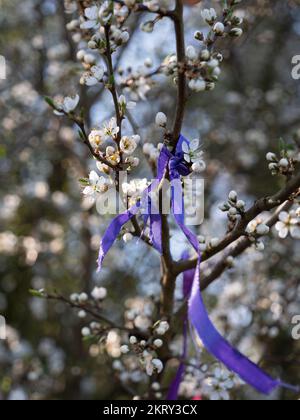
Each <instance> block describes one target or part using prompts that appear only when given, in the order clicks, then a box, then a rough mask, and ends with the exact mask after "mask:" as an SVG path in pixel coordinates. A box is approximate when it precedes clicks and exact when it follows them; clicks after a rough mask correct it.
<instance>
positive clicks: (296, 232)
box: [290, 226, 300, 239]
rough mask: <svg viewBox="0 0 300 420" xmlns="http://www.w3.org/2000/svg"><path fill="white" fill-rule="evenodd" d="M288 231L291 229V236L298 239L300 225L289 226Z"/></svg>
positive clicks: (299, 236) (299, 237)
mask: <svg viewBox="0 0 300 420" xmlns="http://www.w3.org/2000/svg"><path fill="white" fill-rule="evenodd" d="M290 231H291V236H292V237H293V238H294V239H300V226H292V227H291V228H290Z"/></svg>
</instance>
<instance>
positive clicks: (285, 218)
mask: <svg viewBox="0 0 300 420" xmlns="http://www.w3.org/2000/svg"><path fill="white" fill-rule="evenodd" d="M278 218H279V220H281V221H282V222H284V223H286V222H287V221H288V220H289V214H288V213H287V212H286V211H282V212H281V213H280V215H279V217H278Z"/></svg>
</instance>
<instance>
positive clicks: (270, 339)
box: [0, 0, 300, 400]
mask: <svg viewBox="0 0 300 420" xmlns="http://www.w3.org/2000/svg"><path fill="white" fill-rule="evenodd" d="M65 3H66V4H65V5H64V2H63V1H62V0H61V1H59V0H39V1H38V0H24V1H22V2H19V1H17V0H9V1H8V0H7V1H6V0H2V1H1V2H0V5H1V13H0V55H2V56H4V57H5V58H6V63H7V79H6V80H0V175H1V180H2V181H1V188H0V200H1V211H0V314H2V315H3V316H5V318H6V320H7V335H8V337H7V340H6V341H0V399H71V400H74V399H121V398H130V392H129V390H132V389H133V394H134V393H135V392H137V390H138V389H139V387H140V386H141V382H142V381H143V378H141V377H139V376H138V375H137V374H136V375H134V374H132V372H129V371H128V372H127V376H126V372H125V373H124V372H123V373H124V374H123V377H122V378H121V380H120V375H119V374H118V373H117V372H116V364H114V363H113V362H112V359H115V360H118V357H119V356H120V354H119V353H118V343H119V341H118V340H119V338H118V336H117V334H115V336H114V335H112V336H111V337H110V342H109V343H106V344H103V343H97V344H92V345H91V344H90V343H87V342H84V341H83V340H82V337H81V329H82V327H83V326H84V325H85V323H86V321H85V320H81V319H80V318H79V317H78V316H77V313H76V311H75V312H74V311H72V309H70V308H68V307H67V306H65V305H64V304H62V303H60V302H59V303H57V302H48V301H45V300H40V299H38V298H35V297H32V296H31V295H30V293H29V289H32V288H34V289H42V288H45V289H47V290H50V291H51V290H52V291H53V290H58V291H59V292H60V293H62V294H64V295H65V296H69V295H70V294H71V293H72V292H81V291H86V292H87V293H89V292H90V291H91V290H92V289H93V287H94V286H95V285H104V286H105V287H107V288H108V298H107V300H106V302H105V310H106V311H107V313H109V314H110V315H111V317H112V318H113V319H115V320H116V321H122V320H123V319H124V316H125V315H124V314H125V313H126V311H128V310H130V309H132V308H137V307H141V306H145V305H146V303H145V302H147V305H149V304H150V305H151V302H152V301H153V299H154V297H153V296H155V295H157V293H158V292H159V258H158V257H157V255H155V254H154V253H153V254H152V253H150V252H149V250H148V249H147V248H145V247H144V246H143V245H141V244H139V245H138V246H137V245H136V243H131V244H129V245H126V246H124V244H122V243H120V244H119V245H118V247H116V248H115V249H114V250H113V251H112V252H111V253H110V256H109V258H108V260H107V263H106V265H105V272H104V274H102V275H101V276H99V275H97V274H96V257H97V249H98V247H99V241H100V237H101V233H102V232H103V230H104V227H105V226H106V224H107V220H103V219H101V218H100V216H99V215H98V214H97V212H96V210H95V208H94V207H91V206H90V203H89V202H86V201H84V200H83V198H82V194H81V188H80V184H79V181H78V180H79V178H82V177H86V176H87V174H88V172H89V169H91V168H93V167H94V163H93V161H92V160H91V159H90V157H89V155H88V153H87V150H86V149H85V148H84V147H83V146H82V145H81V144H80V142H79V141H78V138H77V133H76V130H75V129H74V127H72V126H71V125H70V124H69V123H68V121H66V120H65V119H62V118H57V117H56V116H54V115H53V113H52V112H51V111H50V110H49V108H48V107H47V105H46V104H45V102H44V100H43V96H45V95H47V96H51V97H55V96H56V95H58V94H60V95H72V94H75V93H80V96H81V103H82V104H83V106H84V107H85V109H88V110H90V112H89V114H88V115H86V118H87V124H88V125H89V127H93V126H95V125H96V124H100V123H101V122H102V121H104V120H105V119H107V118H109V117H110V116H111V115H112V108H111V103H110V98H109V97H108V95H106V93H103V92H99V88H98V90H97V89H96V90H95V89H90V90H87V89H86V88H82V87H80V85H79V83H78V80H79V77H80V76H79V73H80V68H79V65H78V63H77V62H76V52H77V49H78V41H80V40H78V39H75V38H74V37H73V36H72V33H70V32H69V31H68V30H67V29H66V24H67V23H68V22H69V21H71V20H72V18H73V15H72V7H71V6H72V5H71V3H72V2H68V1H66V2H65ZM204 3H207V4H212V3H213V4H214V3H217V2H204ZM65 6H66V7H67V11H68V12H69V13H66V12H65ZM238 13H239V14H240V15H241V16H242V17H243V18H244V19H245V23H244V29H245V35H244V36H243V37H242V38H241V39H239V40H237V41H234V42H231V41H230V42H228V43H227V42H225V43H224V42H223V43H222V46H221V47H220V48H221V50H222V52H223V54H224V57H225V59H224V63H223V72H222V76H221V80H220V83H218V85H217V88H216V90H215V91H214V92H205V93H203V94H200V95H194V96H192V97H191V99H190V101H189V104H188V110H187V114H186V119H185V124H184V130H183V133H184V135H185V136H186V137H189V138H194V137H198V136H201V138H202V141H203V143H204V151H205V159H206V162H207V165H208V169H207V172H206V174H205V178H206V195H205V202H206V218H205V223H204V224H203V226H202V227H201V233H202V234H205V235H210V236H212V237H216V236H217V237H221V236H222V234H223V233H224V232H225V230H226V218H224V215H223V214H222V213H221V212H220V211H219V210H218V205H219V204H220V202H222V201H224V200H225V199H226V197H227V195H228V192H229V191H230V190H232V189H235V190H237V191H238V193H239V195H240V196H241V198H243V199H245V200H246V201H247V203H248V204H250V203H251V202H252V201H253V200H255V199H256V198H258V197H261V196H263V195H270V194H272V193H273V192H275V191H276V190H277V189H278V188H279V187H280V185H281V183H282V180H281V179H280V178H277V177H272V176H271V174H270V172H269V170H268V168H267V163H266V160H265V155H266V153H267V152H269V151H275V152H278V150H279V139H280V137H282V138H283V139H284V140H285V141H286V142H287V143H291V144H298V145H299V144H300V107H299V99H300V81H295V80H293V79H292V77H291V70H292V64H291V60H292V57H293V56H295V55H297V54H300V43H299V36H300V5H299V1H296V0H285V1H282V0H248V1H243V2H242V4H241V6H240V8H239V10H238ZM185 16H186V19H185V23H186V33H187V43H194V42H195V41H193V34H194V31H195V30H198V29H201V28H202V25H203V22H202V19H201V15H200V9H199V7H198V6H196V7H195V8H193V9H189V8H187V9H186V15H185ZM143 20H147V17H146V16H137V15H135V17H133V18H132V19H131V21H130V32H131V34H132V37H131V40H130V42H129V44H128V45H126V47H125V48H124V49H123V50H122V49H121V50H120V51H119V53H118V56H117V57H115V58H116V61H117V66H124V67H128V66H130V67H132V68H138V67H139V66H141V65H142V64H143V63H144V61H145V59H147V58H148V57H150V58H151V59H152V61H153V63H154V65H155V64H157V63H159V62H160V61H161V60H162V59H163V58H164V57H165V56H166V54H168V53H170V52H174V39H173V35H172V34H173V32H172V27H171V25H170V24H169V22H166V21H165V20H162V21H161V22H159V23H158V24H157V25H156V26H155V30H154V32H153V33H152V34H145V33H144V32H141V30H140V29H139V27H140V24H141V22H142V21H143ZM161 39H164V42H163V43H161ZM141 46H143V47H141ZM154 80H155V81H156V82H157V84H156V85H154V86H153V87H152V88H151V90H150V91H149V93H148V94H147V101H144V102H141V103H140V104H139V106H138V107H137V108H136V110H135V111H134V118H135V119H136V121H137V124H138V125H139V127H140V132H141V133H142V141H143V142H146V141H150V142H154V143H158V142H159V141H161V138H160V137H159V132H157V131H156V129H155V127H154V123H153V121H154V118H155V115H156V113H157V112H158V111H164V112H165V113H166V114H168V115H170V116H172V112H173V110H174V92H175V90H174V86H173V84H172V81H171V80H168V79H167V78H165V77H161V76H160V77H157V78H156V79H154ZM140 154H141V156H140V157H142V153H140ZM139 175H141V176H146V175H149V176H150V175H151V174H150V172H149V171H148V169H147V166H146V164H145V165H144V166H141V169H140V173H139ZM172 233H173V234H174V241H173V246H174V254H175V255H177V256H178V251H179V249H180V248H181V247H178V244H180V245H182V247H183V242H182V241H183V240H182V238H179V237H177V236H176V231H175V228H174V231H173V232H172ZM299 251H300V246H299V241H297V240H293V239H292V238H288V239H286V240H284V241H283V240H279V239H278V235H277V234H276V232H274V233H273V235H272V236H271V237H270V239H267V240H266V249H265V251H264V252H258V251H255V250H254V249H251V250H249V252H247V253H246V254H245V255H244V256H243V257H241V258H240V259H239V260H238V261H237V263H236V266H235V268H234V269H233V270H230V271H229V272H227V273H226V274H224V275H223V276H222V278H221V279H220V280H219V281H218V282H216V283H215V284H214V285H213V286H211V287H210V288H209V290H208V291H207V293H206V296H207V302H208V303H209V305H210V310H211V313H212V315H213V318H214V320H215V321H216V322H217V323H218V325H219V326H220V328H222V329H223V331H225V332H226V335H227V336H228V337H229V339H230V340H231V341H232V342H233V343H235V344H236V345H238V346H239V348H240V349H242V350H243V351H245V352H246V353H247V354H248V355H249V356H251V357H252V358H253V360H256V361H263V366H264V367H265V368H266V369H268V371H270V372H273V373H274V374H275V375H276V376H281V377H283V378H284V380H285V381H287V382H291V383H299V379H300V342H299V341H298V342H297V341H294V340H293V339H292V338H291V328H292V325H291V319H292V316H293V315H295V314H300V285H299V276H300V270H299ZM176 253H177V254H176ZM149 302H150V303H149ZM178 348H179V349H180V347H179V346H178ZM133 373H134V372H133ZM188 386H189V384H188V383H187V384H186V388H187V389H186V396H187V397H189V392H191V389H189V388H188ZM254 398H259V396H258V395H256V394H255V393H254V392H253V391H252V390H250V389H249V388H248V387H241V388H239V389H237V390H234V391H233V399H254ZM271 398H274V399H294V398H295V396H294V395H293V394H290V393H289V392H286V391H278V393H277V394H276V395H274V396H272V397H271Z"/></svg>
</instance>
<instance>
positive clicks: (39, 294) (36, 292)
mask: <svg viewBox="0 0 300 420" xmlns="http://www.w3.org/2000/svg"><path fill="white" fill-rule="evenodd" d="M29 293H30V294H31V296H34V297H37V298H44V297H45V295H44V293H43V292H41V291H40V290H35V289H30V290H29Z"/></svg>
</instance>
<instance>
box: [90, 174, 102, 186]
mask: <svg viewBox="0 0 300 420" xmlns="http://www.w3.org/2000/svg"><path fill="white" fill-rule="evenodd" d="M89 180H90V183H91V184H92V185H96V184H97V183H98V182H99V181H100V177H99V175H98V174H97V172H96V171H92V172H91V173H90V176H89Z"/></svg>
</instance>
